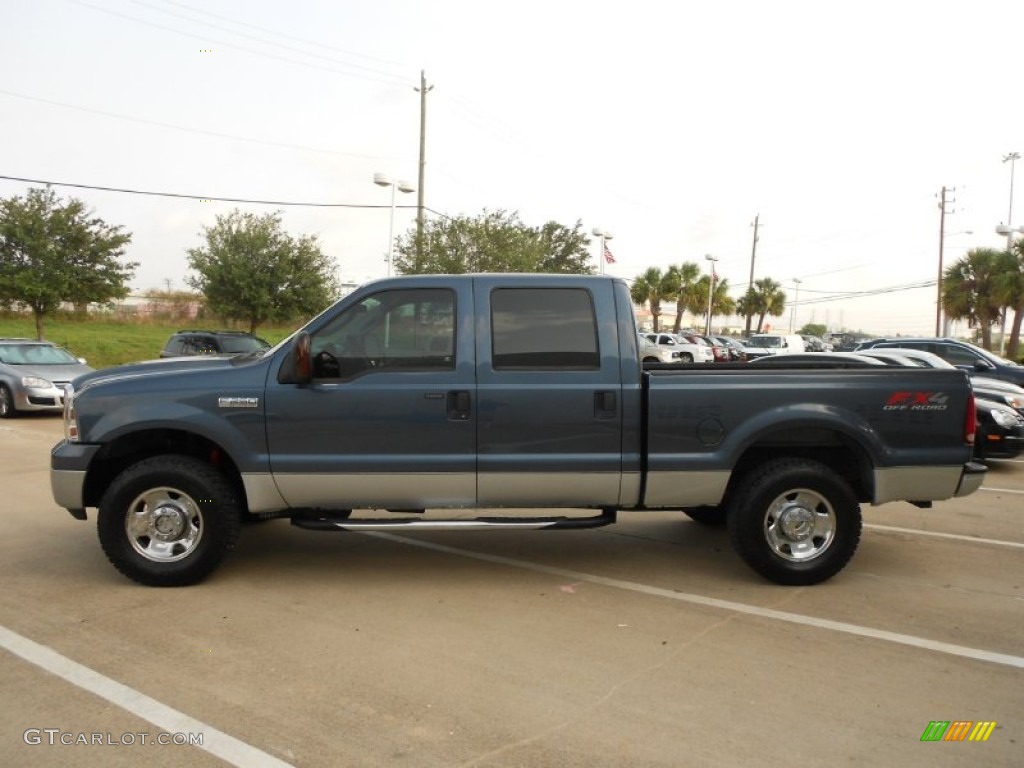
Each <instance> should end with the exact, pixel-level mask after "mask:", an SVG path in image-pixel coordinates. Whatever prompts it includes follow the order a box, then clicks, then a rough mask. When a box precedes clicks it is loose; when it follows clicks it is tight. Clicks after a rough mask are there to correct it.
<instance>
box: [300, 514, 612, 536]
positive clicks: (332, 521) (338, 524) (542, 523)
mask: <svg viewBox="0 0 1024 768" xmlns="http://www.w3.org/2000/svg"><path fill="white" fill-rule="evenodd" d="M615 513H616V510H614V509H609V510H605V511H604V512H602V513H601V514H600V515H594V516H593V517H523V518H515V517H474V518H470V519H467V520H424V519H423V518H415V517H403V518H400V519H398V520H387V519H373V520H368V519H363V520H360V519H358V518H356V519H353V518H347V517H327V516H325V517H293V518H292V525H294V526H296V527H298V528H305V529H307V530H310V531H393V530H395V529H396V528H403V529H407V530H416V531H473V530H483V529H485V528H487V529H491V530H513V529H519V530H540V529H548V530H554V529H558V528H562V529H564V528H600V527H601V526H603V525H611V524H612V523H614V522H615Z"/></svg>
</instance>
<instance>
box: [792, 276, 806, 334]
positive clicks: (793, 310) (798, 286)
mask: <svg viewBox="0 0 1024 768" xmlns="http://www.w3.org/2000/svg"><path fill="white" fill-rule="evenodd" d="M802 282H803V280H801V279H800V278H798V277H794V278H793V285H795V286H796V295H795V296H794V298H793V304H792V305H791V306H790V308H789V332H790V333H796V305H797V302H798V301H800V283H802Z"/></svg>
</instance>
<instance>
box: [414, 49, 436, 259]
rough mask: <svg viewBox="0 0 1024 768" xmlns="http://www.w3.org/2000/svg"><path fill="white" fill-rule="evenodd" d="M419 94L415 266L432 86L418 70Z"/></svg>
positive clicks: (419, 255) (420, 256)
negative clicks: (418, 163)
mask: <svg viewBox="0 0 1024 768" xmlns="http://www.w3.org/2000/svg"><path fill="white" fill-rule="evenodd" d="M413 90H414V91H418V92H419V94H420V166H419V168H420V171H419V182H418V183H417V184H416V264H417V265H420V264H421V263H422V260H423V187H424V183H423V177H424V169H425V168H426V165H427V93H429V92H430V91H432V90H434V86H432V85H431V86H429V87H428V86H427V76H426V73H425V72H424V71H423V70H422V69H421V70H420V87H419V88H413Z"/></svg>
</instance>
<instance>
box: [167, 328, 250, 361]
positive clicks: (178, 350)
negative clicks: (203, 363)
mask: <svg viewBox="0 0 1024 768" xmlns="http://www.w3.org/2000/svg"><path fill="white" fill-rule="evenodd" d="M269 346H270V344H269V343H268V342H266V341H264V340H263V339H261V338H259V337H258V336H253V335H252V334H251V333H245V332H244V331H178V332H177V333H176V334H174V335H173V336H171V338H170V339H168V341H167V344H165V345H164V348H163V351H161V352H160V357H182V356H188V355H238V354H244V353H246V352H254V351H256V350H257V349H267V348H268V347H269Z"/></svg>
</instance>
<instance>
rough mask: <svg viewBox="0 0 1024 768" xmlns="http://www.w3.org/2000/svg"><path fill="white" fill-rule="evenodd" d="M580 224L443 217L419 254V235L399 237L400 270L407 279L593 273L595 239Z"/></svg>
mask: <svg viewBox="0 0 1024 768" xmlns="http://www.w3.org/2000/svg"><path fill="white" fill-rule="evenodd" d="M582 226H583V225H582V223H581V222H579V221H577V222H576V225H575V226H574V227H573V228H571V229H570V228H569V227H566V226H564V225H562V224H558V223H557V222H553V221H549V222H547V223H546V224H544V225H543V226H541V227H530V226H527V225H526V224H524V223H523V222H522V221H521V220H520V219H519V214H518V213H508V212H506V211H486V210H485V211H484V212H483V213H482V214H481V215H480V216H478V217H476V218H469V217H466V216H459V217H454V218H449V217H443V218H438V219H434V220H431V221H427V222H424V227H423V237H422V241H421V244H422V249H420V255H419V256H417V247H416V245H417V242H416V241H417V238H416V233H415V232H409V233H407V234H405V235H401V236H400V237H399V238H398V243H397V245H396V249H395V250H396V254H397V255H396V257H395V269H396V271H397V272H399V273H401V274H406V275H422V274H464V273H470V272H555V273H568V274H583V275H586V274H590V273H591V272H593V268H592V267H591V266H590V264H589V262H590V258H591V256H590V251H589V246H590V240H589V239H588V238H587V236H586V234H585V233H584V232H583V230H582Z"/></svg>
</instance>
